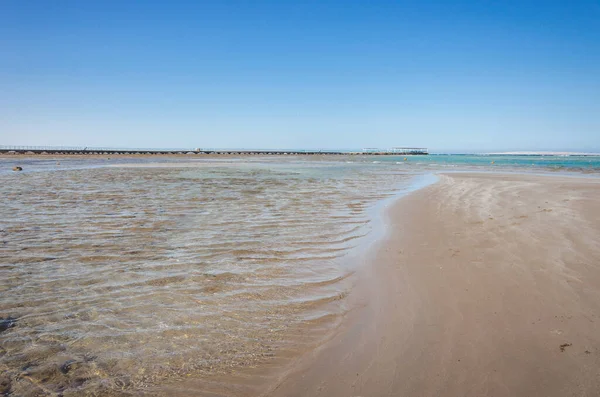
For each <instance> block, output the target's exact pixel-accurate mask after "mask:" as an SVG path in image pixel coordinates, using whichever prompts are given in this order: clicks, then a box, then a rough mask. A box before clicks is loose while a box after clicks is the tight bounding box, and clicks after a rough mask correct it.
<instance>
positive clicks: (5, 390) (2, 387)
mask: <svg viewBox="0 0 600 397" xmlns="http://www.w3.org/2000/svg"><path fill="white" fill-rule="evenodd" d="M11 387H12V385H11V381H10V378H9V377H8V375H0V396H8V395H10V394H11Z"/></svg>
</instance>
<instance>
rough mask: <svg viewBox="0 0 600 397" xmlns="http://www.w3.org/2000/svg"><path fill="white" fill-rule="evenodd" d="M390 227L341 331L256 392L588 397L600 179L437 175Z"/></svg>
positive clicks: (598, 291) (595, 387) (395, 211)
mask: <svg viewBox="0 0 600 397" xmlns="http://www.w3.org/2000/svg"><path fill="white" fill-rule="evenodd" d="M387 219H388V221H389V229H390V233H388V236H387V237H386V239H385V241H383V242H382V243H381V244H380V245H379V247H378V248H377V249H376V250H375V251H376V253H375V254H374V255H373V256H372V257H371V258H370V259H369V260H368V261H367V263H365V266H363V267H362V270H361V271H360V273H359V274H357V280H359V281H358V283H357V286H356V288H354V290H353V292H352V293H351V295H350V297H349V300H350V305H351V307H353V309H352V310H351V311H350V313H349V314H348V315H347V317H346V319H345V320H344V324H345V326H342V327H340V329H339V331H338V334H337V335H336V336H335V337H334V338H332V339H330V340H329V341H328V342H327V343H325V344H323V345H322V346H321V347H320V348H318V349H316V350H314V351H312V352H309V353H306V354H305V355H304V356H303V357H302V359H301V360H300V361H299V362H298V363H297V364H296V365H294V366H293V368H292V370H291V371H289V372H288V373H286V374H285V375H284V376H282V377H281V378H280V379H279V380H278V381H277V382H275V384H274V385H273V386H272V387H271V388H270V390H268V391H266V392H265V393H264V395H267V396H329V397H335V396H340V397H341V396H344V397H346V396H373V397H374V396H597V395H598V393H599V390H600V182H599V181H598V180H597V179H592V178H568V177H545V176H532V175H530V176H527V175H494V174H449V175H442V176H440V181H439V182H438V183H436V184H434V185H432V186H430V187H427V188H425V189H422V190H420V191H417V192H415V193H412V194H410V195H409V196H407V197H405V198H402V199H400V200H398V201H397V202H396V203H395V204H394V205H393V206H392V207H390V208H389V209H388V211H387Z"/></svg>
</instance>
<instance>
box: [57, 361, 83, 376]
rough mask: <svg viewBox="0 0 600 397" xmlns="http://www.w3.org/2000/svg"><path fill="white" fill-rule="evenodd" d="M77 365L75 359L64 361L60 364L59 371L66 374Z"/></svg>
mask: <svg viewBox="0 0 600 397" xmlns="http://www.w3.org/2000/svg"><path fill="white" fill-rule="evenodd" d="M78 365H79V362H78V361H77V360H68V361H65V363H64V364H63V365H61V366H60V372H62V373H63V374H66V373H68V372H69V371H70V370H72V369H75V368H77V366H78Z"/></svg>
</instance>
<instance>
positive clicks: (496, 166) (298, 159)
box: [0, 154, 600, 174]
mask: <svg viewBox="0 0 600 397" xmlns="http://www.w3.org/2000/svg"><path fill="white" fill-rule="evenodd" d="M405 159H406V160H405ZM205 161H210V162H215V161H216V162H221V161H222V162H237V161H242V162H251V163H252V162H270V163H274V162H276V163H280V162H282V161H283V162H285V163H303V164H306V163H307V162H311V163H312V162H315V163H320V162H339V163H340V166H342V164H348V163H375V164H377V163H379V164H384V165H385V164H389V165H391V164H394V165H404V166H408V168H407V170H409V169H410V170H411V171H415V172H418V171H420V170H423V171H436V170H443V171H448V169H452V170H456V171H461V170H465V171H469V170H478V171H481V170H485V171H494V170H499V171H516V172H523V171H525V172H576V173H581V172H583V173H599V172H600V155H595V156H548V155H544V156H542V155H477V154H431V155H427V156H402V155H400V156H369V155H352V156H351V155H348V156H240V158H239V159H238V158H235V157H223V158H218V157H210V158H208V157H205V156H203V155H197V156H187V157H143V158H135V157H129V158H119V157H112V158H111V157H110V156H107V157H106V158H98V157H95V158H81V157H73V158H53V157H52V156H48V158H46V157H42V158H40V157H37V158H32V157H25V156H23V157H22V156H7V157H4V158H0V174H3V173H10V172H12V167H13V166H15V165H19V166H22V167H23V169H24V171H25V172H28V171H52V170H65V169H85V168H97V167H104V166H108V165H116V164H144V163H189V162H205Z"/></svg>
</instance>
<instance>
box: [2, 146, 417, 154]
mask: <svg viewBox="0 0 600 397" xmlns="http://www.w3.org/2000/svg"><path fill="white" fill-rule="evenodd" d="M0 154H39V155H46V154H52V155H86V154H87V155H263V156H266V155H279V156H281V155H294V156H300V155H369V156H403V155H426V154H428V152H427V149H426V148H398V147H397V148H391V149H375V148H366V149H363V150H362V151H344V150H274V149H264V150H263V149H258V150H252V149H202V148H196V149H143V148H142V149H140V148H130V149H127V148H101V147H74V146H0Z"/></svg>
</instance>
